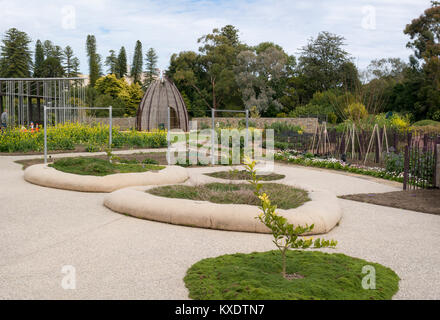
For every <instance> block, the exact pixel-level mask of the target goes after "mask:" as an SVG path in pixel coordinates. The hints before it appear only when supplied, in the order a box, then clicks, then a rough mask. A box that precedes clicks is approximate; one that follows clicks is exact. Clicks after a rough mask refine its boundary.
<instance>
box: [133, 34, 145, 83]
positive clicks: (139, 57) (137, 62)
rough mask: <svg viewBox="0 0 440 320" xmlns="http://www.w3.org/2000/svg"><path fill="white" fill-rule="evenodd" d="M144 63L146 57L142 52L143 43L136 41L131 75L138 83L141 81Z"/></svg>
mask: <svg viewBox="0 0 440 320" xmlns="http://www.w3.org/2000/svg"><path fill="white" fill-rule="evenodd" d="M143 65H144V57H143V54H142V43H141V42H140V41H139V40H138V41H136V47H135V49H134V55H133V64H132V65H131V76H132V78H133V81H134V82H135V83H137V84H140V83H141V75H142V70H143Z"/></svg>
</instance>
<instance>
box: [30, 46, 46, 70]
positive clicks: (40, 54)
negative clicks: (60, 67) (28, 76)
mask: <svg viewBox="0 0 440 320" xmlns="http://www.w3.org/2000/svg"><path fill="white" fill-rule="evenodd" d="M44 59H45V57H44V48H43V44H42V43H41V41H40V40H37V43H36V44H35V62H34V74H33V76H34V78H41V66H42V65H43V62H44Z"/></svg>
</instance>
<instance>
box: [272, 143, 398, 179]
mask: <svg viewBox="0 0 440 320" xmlns="http://www.w3.org/2000/svg"><path fill="white" fill-rule="evenodd" d="M274 158H275V160H277V161H283V162H287V163H292V164H296V165H301V166H307V167H316V168H325V169H333V170H341V171H346V172H350V173H356V174H362V175H367V176H372V177H376V178H382V179H386V180H391V181H397V182H403V163H402V162H401V159H400V158H401V157H399V156H396V155H393V154H389V155H387V156H386V164H385V168H381V167H367V166H361V165H356V164H349V163H347V162H344V161H342V160H338V159H334V158H327V159H324V158H318V157H315V156H314V155H312V154H301V153H299V152H296V151H295V150H287V151H280V152H276V153H275V156H274Z"/></svg>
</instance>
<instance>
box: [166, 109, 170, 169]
mask: <svg viewBox="0 0 440 320" xmlns="http://www.w3.org/2000/svg"><path fill="white" fill-rule="evenodd" d="M170 139H171V109H170V106H168V110H167V146H168V151H167V162H168V164H170V162H171V153H170V147H171V141H170Z"/></svg>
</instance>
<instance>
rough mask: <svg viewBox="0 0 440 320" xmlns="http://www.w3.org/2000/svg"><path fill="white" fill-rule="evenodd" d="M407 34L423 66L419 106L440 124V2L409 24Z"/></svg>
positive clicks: (435, 2)
mask: <svg viewBox="0 0 440 320" xmlns="http://www.w3.org/2000/svg"><path fill="white" fill-rule="evenodd" d="M404 33H405V34H407V35H409V36H410V38H411V41H410V42H408V44H407V47H408V48H412V49H414V54H415V57H416V58H417V59H419V60H421V61H422V62H423V65H422V70H423V73H424V77H425V81H424V82H423V84H422V85H421V88H420V90H419V94H418V100H419V101H418V102H417V103H418V105H419V106H423V108H421V109H422V112H424V113H426V115H427V116H428V117H429V118H432V119H434V120H440V2H439V1H432V2H431V7H430V8H428V9H426V10H425V12H424V14H422V15H421V16H420V17H419V18H417V19H414V20H413V21H412V22H411V23H410V24H408V25H407V26H406V28H405V30H404Z"/></svg>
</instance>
